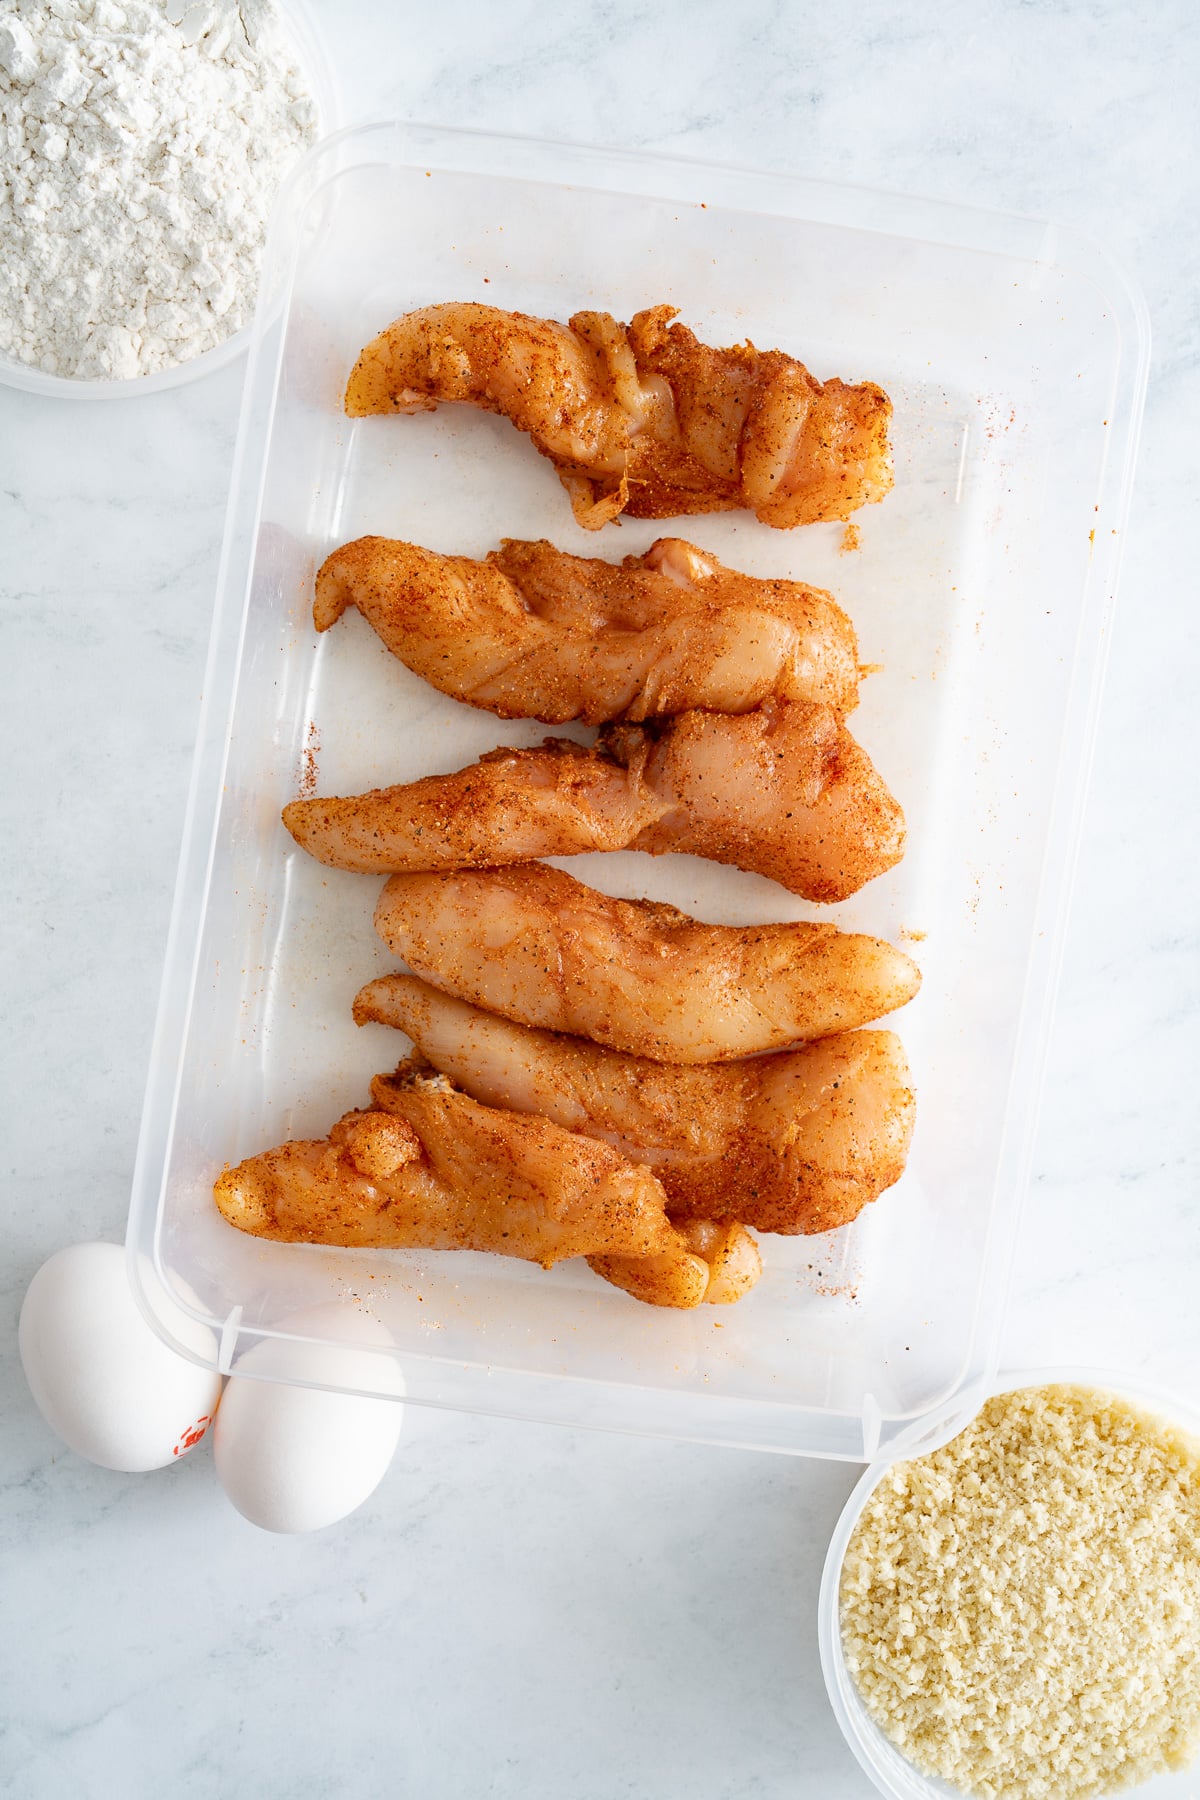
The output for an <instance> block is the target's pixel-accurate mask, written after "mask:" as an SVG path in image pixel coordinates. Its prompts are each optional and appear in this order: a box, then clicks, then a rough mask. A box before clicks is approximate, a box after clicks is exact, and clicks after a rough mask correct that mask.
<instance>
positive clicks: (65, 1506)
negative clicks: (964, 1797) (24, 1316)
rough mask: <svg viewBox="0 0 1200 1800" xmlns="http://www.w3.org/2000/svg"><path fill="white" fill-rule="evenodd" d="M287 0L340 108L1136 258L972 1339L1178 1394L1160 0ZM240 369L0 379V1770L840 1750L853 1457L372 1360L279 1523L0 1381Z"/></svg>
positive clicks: (1193, 641) (173, 1790) (801, 1768)
mask: <svg viewBox="0 0 1200 1800" xmlns="http://www.w3.org/2000/svg"><path fill="white" fill-rule="evenodd" d="M314 11H315V12H316V13H317V14H318V16H319V17H320V18H321V20H322V22H323V24H324V26H325V29H326V31H327V33H328V35H329V38H330V41H331V43H332V45H333V46H334V47H335V49H336V56H337V62H338V68H339V73H340V77H341V81H342V84H343V88H344V93H345V98H346V113H347V117H348V118H356V117H365V116H372V115H374V116H380V115H384V114H389V113H396V114H405V113H407V114H409V115H412V116H416V117H421V118H426V119H431V120H437V121H444V122H448V123H456V124H472V125H488V126H493V127H497V128H500V129H507V130H519V131H527V132H533V133H538V134H544V135H551V136H555V135H560V136H565V137H576V138H582V139H585V140H592V141H597V142H606V143H613V144H627V145H632V146H660V147H665V148H672V149H677V150H681V151H684V152H686V153H689V154H694V155H698V156H703V157H707V158H711V159H715V160H729V161H741V162H747V163H752V164H755V163H756V164H761V165H768V166H775V167H790V168H794V169H796V170H799V171H801V172H804V173H810V174H815V175H820V176H825V177H832V178H843V179H846V180H849V181H855V182H864V183H868V184H879V185H884V186H888V187H892V188H896V189H902V190H904V189H907V190H910V191H913V192H917V193H926V194H930V195H935V196H941V197H945V198H947V199H953V200H969V201H975V202H978V203H981V204H986V205H991V206H996V207H1000V208H1008V209H1013V210H1016V211H1025V212H1029V213H1033V214H1038V215H1048V216H1052V217H1057V218H1061V219H1063V220H1065V221H1069V222H1070V223H1072V224H1075V225H1078V226H1081V227H1083V228H1084V229H1086V230H1088V231H1090V232H1092V233H1093V234H1094V235H1096V236H1098V237H1101V238H1103V239H1105V240H1107V241H1108V242H1109V243H1110V244H1111V245H1112V247H1113V249H1114V250H1115V251H1116V253H1117V254H1118V255H1119V256H1120V257H1121V258H1122V259H1123V260H1124V261H1125V262H1126V264H1127V265H1128V266H1129V267H1130V268H1131V269H1132V270H1133V271H1134V272H1135V274H1136V275H1137V277H1138V278H1139V280H1140V282H1141V284H1142V286H1143V288H1144V289H1145V292H1146V294H1147V297H1148V300H1149V305H1150V311H1151V315H1152V320H1153V327H1154V333H1155V352H1154V363H1153V373H1152V379H1151V387H1150V396H1149V406H1148V411H1147V415H1146V427H1145V436H1144V447H1143V452H1142V458H1141V464H1140V471H1139V477H1138V482H1137V487H1136V492H1135V498H1134V508H1133V515H1132V519H1131V524H1130V530H1129V538H1128V546H1127V552H1126V558H1125V568H1124V577H1123V584H1122V592H1121V598H1120V604H1119V608H1118V622H1117V627H1116V635H1115V641H1114V645H1113V655H1112V662H1111V667H1110V674H1109V678H1108V685H1107V691H1106V698H1105V706H1104V712H1103V717H1102V720H1101V726H1100V735H1099V742H1098V749H1097V756H1096V762H1095V771H1094V779H1093V786H1092V793H1091V800H1090V804H1089V809H1088V814H1087V821H1086V829H1085V835H1084V841H1083V849H1082V858H1081V862H1080V867H1079V876H1078V886H1077V890H1076V903H1075V908H1074V913H1073V919H1072V929H1071V937H1070V943H1069V949H1068V954H1067V958H1066V967H1065V972H1064V978H1063V984H1062V990H1061V998H1060V1005H1059V1012H1058V1017H1057V1023H1056V1027H1055V1031H1054V1035H1053V1040H1052V1044H1051V1050H1050V1058H1049V1071H1048V1080H1047V1088H1046V1099H1045V1106H1044V1111H1043V1115H1042V1123H1041V1129H1040V1136H1039V1140H1038V1148H1037V1155H1036V1161H1035V1179H1034V1184H1033V1190H1032V1194H1031V1196H1030V1199H1029V1203H1028V1207H1027V1210H1026V1216H1025V1224H1024V1230H1023V1235H1022V1240H1021V1244H1020V1247H1019V1251H1018V1256H1017V1263H1016V1275H1015V1281H1014V1287H1013V1293H1012V1302H1011V1309H1010V1313H1009V1318H1008V1324H1007V1328H1006V1333H1005V1341H1004V1353H1003V1361H1004V1363H1005V1365H1007V1366H1009V1367H1029V1366H1031V1365H1037V1364H1044V1363H1049V1362H1071V1363H1096V1364H1106V1365H1114V1364H1116V1365H1120V1366H1122V1367H1127V1368H1128V1369H1130V1370H1136V1371H1138V1372H1140V1373H1141V1374H1143V1375H1144V1376H1146V1377H1147V1378H1151V1379H1154V1380H1156V1381H1158V1382H1162V1383H1165V1384H1167V1385H1172V1386H1175V1387H1176V1388H1178V1389H1179V1390H1181V1391H1183V1392H1184V1393H1186V1394H1189V1395H1190V1396H1191V1398H1192V1399H1193V1400H1197V1399H1200V1307H1198V1306H1197V1305H1196V1295H1197V1293H1198V1292H1200V1228H1198V1226H1197V1215H1196V1211H1195V1206H1194V1191H1195V1174H1194V1171H1195V1160H1194V1159H1195V1142H1196V1124H1195V1119H1196V1102H1195V1094H1196V1074H1197V1068H1198V1067H1200V1063H1198V1059H1197V1048H1198V1046H1197V1022H1198V1016H1200V1008H1198V1002H1197V969H1198V967H1200V960H1198V957H1197V933H1196V894H1197V892H1200V856H1198V852H1197V838H1198V834H1197V832H1196V829H1195V823H1194V821H1195V817H1196V806H1197V799H1198V798H1200V796H1198V794H1197V789H1196V782H1195V762H1196V756H1195V714H1196V703H1195V695H1196V693H1197V691H1198V688H1200V667H1198V662H1197V631H1196V605H1195V597H1194V596H1195V585H1196V583H1195V574H1194V565H1195V554H1194V544H1193V542H1192V538H1191V532H1192V530H1193V529H1194V526H1195V523H1196V520H1197V516H1198V515H1197V507H1198V505H1200V495H1198V493H1197V487H1196V431H1197V424H1198V422H1200V355H1198V352H1197V344H1198V342H1200V262H1198V259H1197V251H1196V233H1195V194H1196V189H1195V169H1196V167H1197V166H1200V130H1198V115H1197V111H1196V107H1195V103H1194V96H1195V92H1196V88H1197V85H1198V84H1200V25H1198V21H1197V16H1196V14H1195V11H1194V9H1193V7H1192V6H1191V5H1190V4H1189V0H1162V3H1161V4H1159V5H1157V6H1155V7H1152V8H1142V7H1135V6H1132V5H1130V4H1128V0H1108V3H1105V0H1091V3H1089V4H1086V5H1085V4H1082V3H1081V0H1058V3H1042V4H1038V3H1036V0H1035V3H1033V4H1016V3H1015V0H993V3H992V4H991V5H988V6H979V5H977V4H974V3H973V0H947V4H944V5H942V6H939V7H937V8H930V7H928V6H926V5H924V4H920V3H918V0H886V3H885V0H860V4H859V5H857V6H856V7H854V8H853V9H845V8H833V9H831V8H828V7H817V6H812V5H809V4H807V3H806V0H793V3H792V4H791V5H780V4H778V3H777V0H749V3H748V4H747V5H745V6H743V7H740V8H736V7H730V6H728V5H717V4H716V3H715V0H694V3H693V4H690V5H684V4H683V0H661V3H660V4H657V5H650V4H648V3H647V0H608V3H606V4H603V5H601V4H598V3H594V4H575V3H573V0H566V3H565V4H558V5H554V6H551V5H549V4H545V3H542V4H538V3H537V0H508V4H505V5H501V6H497V5H494V4H483V3H482V0H443V4H441V5H440V6H438V7H422V8H418V7H415V6H404V7H401V8H394V9H393V8H389V7H385V6H384V5H382V4H378V3H376V4H372V3H371V0H341V3H339V4H336V5H335V4H334V0H319V3H317V4H315V5H314ZM241 377H242V369H241V367H240V366H239V367H234V368H231V369H229V370H227V371H225V372H224V373H221V374H218V375H216V376H214V377H211V378H209V379H208V380H206V381H204V382H203V383H200V384H198V385H195V386H192V387H189V388H186V389H184V390H182V391H179V392H176V393H171V394H165V395H161V396H157V397H151V398H147V399H142V400H139V401H137V402H136V403H133V404H129V403H124V404H122V403H96V404H94V405H82V404H68V403H58V402H53V401H44V400H39V399H35V398H32V397H30V396H26V395H24V394H19V393H16V392H13V391H11V390H7V389H0V465H2V475H0V596H2V602H3V614H2V619H3V633H4V639H3V641H4V653H3V660H2V662H0V669H2V672H3V681H4V687H5V702H4V711H3V721H4V733H5V759H4V760H5V781H4V801H3V805H4V828H5V840H6V842H7V844H8V846H9V848H8V854H7V856H6V857H5V859H4V863H3V870H2V879H3V884H4V932H3V955H4V958H5V963H6V984H5V987H6V997H7V1029H6V1031H5V1034H4V1038H3V1044H2V1046H0V1056H2V1058H3V1076H2V1079H0V1104H2V1105H3V1109H4V1142H5V1147H6V1152H7V1156H6V1162H7V1170H8V1174H7V1180H6V1183H5V1196H4V1197H5V1210H6V1215H7V1217H6V1239H7V1242H8V1245H9V1254H8V1255H7V1257H6V1258H5V1267H4V1275H3V1320H4V1324H3V1336H2V1349H3V1354H4V1376H3V1383H2V1386H0V1404H2V1407H3V1416H4V1427H5V1429H4V1433H3V1444H4V1451H3V1457H4V1480H5V1485H4V1492H3V1503H2V1511H0V1555H2V1556H3V1560H4V1573H3V1576H2V1578H0V1587H2V1588H3V1592H4V1594H5V1606H4V1617H5V1625H6V1629H5V1631H4V1633H3V1647H2V1648H0V1693H2V1694H3V1696H4V1699H3V1702H2V1703H0V1728H2V1729H3V1733H4V1735H3V1739H2V1740H0V1741H2V1746H3V1747H2V1748H0V1793H3V1794H5V1795H13V1796H20V1800H62V1797H63V1796H66V1795H71V1796H81V1797H83V1796H88V1797H90V1796H95V1797H96V1800H100V1797H104V1800H109V1797H110V1796H112V1795H114V1794H120V1795H122V1796H123V1797H124V1800H149V1797H150V1796H155V1797H156V1800H157V1796H160V1795H164V1794H165V1795H170V1796H172V1800H190V1797H193V1796H195V1797H201V1796H204V1797H207V1796H225V1795H231V1794H244V1795H249V1796H253V1797H254V1800H307V1797H309V1796H312V1797H313V1800H316V1797H318V1796H319V1797H321V1800H327V1797H328V1796H334V1795H339V1796H340V1795H343V1794H345V1795H350V1794H354V1795H361V1796H372V1795H383V1794H388V1795H394V1794H405V1795H407V1794H412V1795H414V1796H416V1795H420V1796H422V1797H423V1800H425V1797H428V1800H458V1797H459V1796H468V1795H469V1796H472V1797H474V1796H482V1795H490V1796H510V1795H511V1796H517V1795H520V1796H522V1800H568V1797H569V1800H617V1797H618V1796H636V1797H638V1800H643V1797H645V1800H651V1797H653V1800H662V1797H663V1796H671V1795H675V1794H681V1795H682V1794H687V1795H688V1796H689V1800H731V1797H733V1796H738V1800H742V1797H745V1796H750V1795H761V1796H764V1797H766V1796H770V1797H772V1800H774V1797H775V1796H785V1795H792V1794H819V1795H821V1796H822V1800H867V1796H868V1795H869V1793H870V1788H869V1785H868V1783H867V1782H866V1780H865V1778H864V1777H863V1776H862V1775H861V1773H860V1772H859V1770H858V1768H857V1766H856V1765H855V1764H854V1763H853V1761H852V1760H851V1758H850V1755H849V1753H848V1752H847V1751H846V1750H845V1749H844V1747H843V1745H842V1742H841V1740H840V1738H839V1736H838V1734H837V1731H836V1728H835V1726H834V1723H833V1720H832V1717H831V1715H830V1713H829V1711H828V1709H827V1707H826V1703H825V1698H824V1692H823V1689H822V1685H821V1678H820V1672H819V1669H818V1666H817V1657H816V1647H815V1641H814V1627H813V1620H814V1611H815V1601H816V1590H817V1582H818V1577H819V1572H820V1566H821V1560H822V1556H823V1553H824V1548H825V1544H826V1541H827V1539H828V1537H829V1534H830V1531H831V1529H832V1526H833V1523H834V1520H835V1518H836V1515H837V1512H838V1509H839V1508H840V1506H841V1504H842V1501H843V1499H844V1497H845V1495H846V1494H847V1492H848V1491H849V1488H850V1487H851V1485H852V1483H853V1481H854V1479H855V1476H856V1474H857V1471H856V1470H855V1469H854V1468H852V1467H849V1466H845V1465H837V1464H819V1463H811V1462H804V1461H801V1460H797V1459H787V1458H781V1457H766V1456H758V1455H752V1454H746V1453H740V1452H733V1451H714V1450H705V1449H702V1448H696V1447H679V1446H672V1445H669V1444H664V1443H657V1442H641V1441H634V1440H626V1439H623V1438H615V1437H603V1436H589V1435H586V1434H583V1433H574V1432H571V1431H567V1430H562V1429H555V1428H542V1427H534V1426H530V1425H515V1424H508V1423H504V1422H501V1421H495V1420H481V1419H477V1418H469V1417H460V1416H456V1415H451V1414H439V1413H429V1412H420V1411H417V1410H415V1409H410V1416H409V1421H408V1428H407V1434H406V1437H405V1440H404V1442H403V1444H402V1447H401V1451H400V1453H399V1455H398V1456H397V1459H396V1461H395V1464H394V1465H393V1468H392V1470H391V1473H390V1475H389V1476H388V1478H387V1479H386V1481H385V1482H384V1484H383V1486H382V1487H381V1488H380V1489H379V1491H378V1492H377V1493H376V1494H375V1496H374V1498H373V1499H372V1500H371V1501H370V1502H369V1503H368V1505H367V1506H366V1507H364V1508H363V1509H362V1511H360V1512H359V1513H358V1514H356V1515H355V1516H353V1517H352V1518H351V1519H350V1520H349V1521H347V1522H346V1523H345V1524H344V1525H342V1526H340V1527H335V1528H334V1529H332V1530H330V1531H328V1532H326V1533H324V1534H323V1535H319V1536H316V1537H313V1538H306V1539H277V1538H272V1537H269V1536H266V1535H264V1534H262V1533H260V1532H258V1531H256V1530H255V1529H254V1528H253V1527H252V1526H250V1525H248V1524H246V1523H245V1522H244V1521H243V1520H242V1519H241V1518H240V1517H238V1516H237V1515H236V1514H235V1513H234V1512H233V1511H232V1509H231V1508H230V1507H229V1506H228V1505H227V1504H226V1502H225V1501H224V1499H223V1497H222V1496H221V1494H220V1492H219V1490H218V1488H217V1486H216V1483H215V1479H214V1476H213V1472H212V1467H211V1459H210V1456H209V1454H208V1452H207V1450H206V1449H202V1450H201V1451H199V1452H197V1453H196V1454H194V1455H193V1456H191V1457H190V1458H188V1459H187V1460H186V1461H185V1462H184V1463H183V1464H182V1465H180V1466H178V1467H176V1468H173V1469H170V1470H166V1471H163V1472H162V1473H161V1474H160V1475H158V1476H150V1477H124V1476H118V1475H110V1474H106V1473H104V1472H103V1471H101V1470H98V1469H93V1468H91V1467H89V1466H88V1465H86V1464H84V1463H83V1462H81V1461H79V1460H78V1459H77V1458H75V1457H74V1456H72V1455H70V1454H69V1453H67V1452H65V1451H62V1450H61V1449H60V1448H59V1447H58V1446H57V1445H56V1444H55V1442H54V1441H53V1439H52V1438H51V1436H50V1434H49V1432H48V1430H47V1429H46V1427H45V1426H44V1425H43V1423H42V1421H41V1419H40V1418H39V1416H38V1415H37V1413H36V1412H35V1410H34V1408H33V1405H32V1402H31V1400H30V1398H29V1395H28V1392H27V1390H26V1388H25V1385H24V1382H23V1380H22V1377H21V1373H20V1368H19V1365H18V1363H17V1360H16V1354H15V1325H16V1317H17V1310H18V1306H19V1302H20V1297H21V1294H22V1293H23V1291H24V1287H25V1285H26V1283H27V1282H28V1280H29V1278H30V1276H31V1275H32V1273H33V1271H34V1269H35V1268H36V1267H37V1265H38V1264H39V1263H40V1262H41V1261H42V1260H43V1259H44V1258H45V1257H46V1256H47V1255H48V1254H50V1252H51V1251H53V1250H54V1249H56V1248H58V1247H59V1246H60V1245H62V1244H64V1243H67V1242H70V1241H73V1240H75V1239H79V1238H89V1237H98V1236H108V1237H111V1238H116V1237H119V1236H120V1234H121V1232H122V1230H123V1225H124V1215H125V1207H126V1202H127V1196H128V1190H129V1182H130V1173H131V1167H132V1160H133V1153H134V1146H135V1140H136V1135H137V1124H138V1117H139V1111H140V1106H141V1095H142V1086H143V1081H144V1077H145V1067H146V1059H147V1054H148V1049H149V1042H150V1033H151V1028H152V1023H153V1017H154V1006H155V998H156V992H157V987H158V980H159V973H160V965H161V959H162V953H163V947H164V940H165V933H166V925H167V917H168V910H169V905H170V898H171V889H172V883H173V878H174V866H175V857H176V853H177V848H178V840H179V832H180V823H181V815H182V807H183V801H184V795H185V790H186V784H187V778H188V770H189V761H190V756H191V749H192V741H193V733H194V721H195V716H196V707H197V700H198V693H199V686H200V679H201V671H202V662H203V654H204V647H205V642H206V636H207V630H208V620H209V609H210V603H211V596H212V593H213V590H214V584H215V577H216V564H217V555H218V549H219V545H220V537H221V527H222V519H223V513H224V508H225V501H226V491H227V485H228V480H229V470H230V456H231V450H232V442H233V433H234V428H235V423H236V415H237V406H238V398H239V389H240V383H241ZM1189 1791H1192V1790H1189ZM1194 1791H1195V1792H1196V1793H1200V1778H1198V1781H1197V1785H1196V1787H1195V1790H1194Z"/></svg>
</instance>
